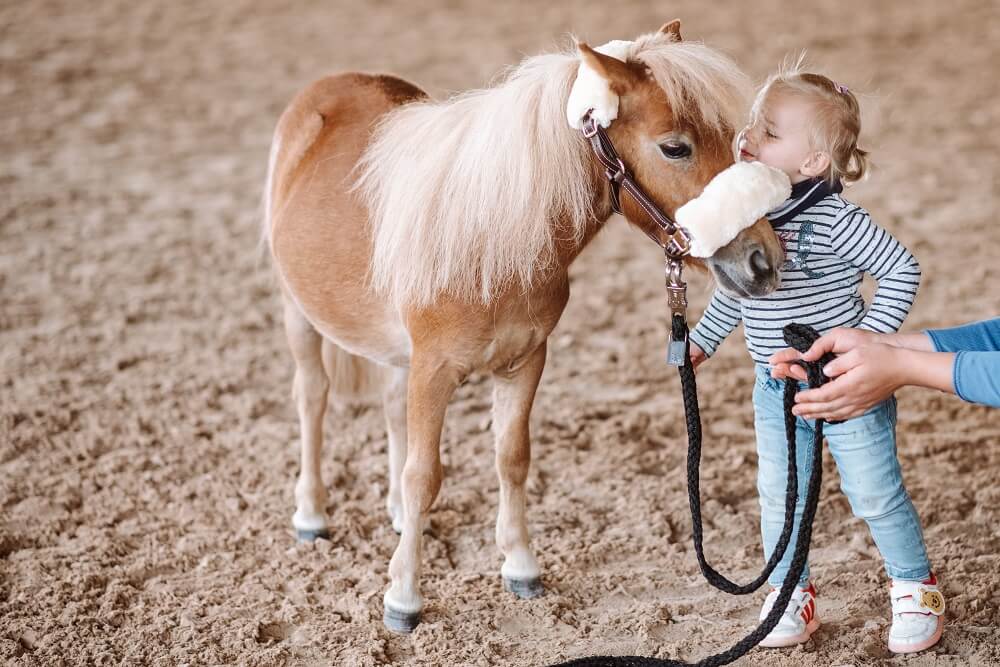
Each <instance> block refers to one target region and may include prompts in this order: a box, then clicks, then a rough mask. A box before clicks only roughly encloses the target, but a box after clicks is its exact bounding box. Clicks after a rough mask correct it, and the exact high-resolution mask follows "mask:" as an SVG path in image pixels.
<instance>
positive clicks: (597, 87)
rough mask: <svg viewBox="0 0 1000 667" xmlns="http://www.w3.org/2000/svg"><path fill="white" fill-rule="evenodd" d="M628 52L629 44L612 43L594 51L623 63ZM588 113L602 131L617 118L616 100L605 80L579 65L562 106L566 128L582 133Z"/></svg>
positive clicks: (584, 64)
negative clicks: (567, 99) (584, 119)
mask: <svg viewBox="0 0 1000 667" xmlns="http://www.w3.org/2000/svg"><path fill="white" fill-rule="evenodd" d="M630 48H632V42H627V41H625V40H621V39H616V40H614V41H611V42H608V43H607V44H602V45H601V46H598V47H597V48H596V49H594V50H595V51H597V52H598V53H603V54H604V55H606V56H611V57H612V58H617V59H618V60H621V61H622V62H625V60H626V59H627V58H628V51H629V49H630ZM591 110H593V111H591ZM588 111H591V116H592V117H593V119H594V120H595V121H597V124H598V125H600V126H601V127H605V128H606V127H608V126H609V125H611V121H613V120H614V119H615V118H618V96H617V95H616V94H615V93H614V91H612V90H611V85H610V84H609V83H608V80H607V79H605V78H604V77H603V76H601V75H600V74H598V73H597V72H595V71H594V70H593V69H591V68H590V67H589V66H588V65H587V63H585V62H582V61H581V62H580V67H579V68H578V69H577V71H576V81H574V82H573V88H572V89H571V90H570V92H569V101H568V102H567V103H566V120H568V121H569V125H570V127H572V128H573V129H574V130H579V129H582V128H583V117H584V116H586V115H587V112H588Z"/></svg>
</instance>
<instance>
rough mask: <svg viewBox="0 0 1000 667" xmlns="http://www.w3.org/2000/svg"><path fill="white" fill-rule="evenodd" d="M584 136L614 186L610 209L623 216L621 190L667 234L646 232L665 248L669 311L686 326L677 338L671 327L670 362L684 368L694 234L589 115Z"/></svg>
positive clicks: (583, 128)
mask: <svg viewBox="0 0 1000 667" xmlns="http://www.w3.org/2000/svg"><path fill="white" fill-rule="evenodd" d="M581 131H582V132H583V136H584V137H586V138H587V139H588V140H589V141H590V146H591V148H593V149H594V155H595V156H596V157H597V161H598V162H600V163H601V166H603V167H604V176H605V178H607V179H608V183H609V185H610V186H611V209H612V210H613V211H614V212H615V213H618V214H622V206H621V189H622V188H624V189H625V191H626V192H628V193H629V194H630V195H632V198H633V199H635V201H636V203H638V204H639V206H640V207H641V208H642V210H644V211H645V212H646V214H647V215H649V217H650V219H651V220H652V221H653V222H654V223H656V225H657V226H658V227H659V228H660V229H662V230H663V232H664V233H665V234H666V241H661V240H660V238H659V237H657V236H655V235H654V234H651V233H649V231H648V230H646V229H644V230H643V231H645V232H646V235H647V236H648V237H649V238H651V239H652V240H653V242H654V243H656V245H658V246H660V247H661V248H663V254H664V261H665V263H666V270H665V274H666V283H667V308H668V309H669V311H670V320H671V323H673V322H676V321H677V320H678V318H679V320H680V322H681V323H683V325H684V327H683V330H684V332H685V333H684V335H683V336H682V337H678V336H676V335H675V330H678V331H679V329H677V327H676V326H671V327H670V329H669V330H668V331H667V363H668V364H670V365H671V366H678V367H680V366H683V365H684V360H685V359H686V358H687V307H688V300H687V283H686V282H684V281H683V280H681V273H682V272H683V270H684V258H685V257H686V256H687V255H688V253H690V252H691V234H690V233H689V232H688V231H687V230H686V229H684V228H683V227H681V226H680V225H678V224H677V223H676V222H675V221H674V219H673V218H671V217H670V216H669V215H667V214H666V213H664V212H663V211H661V210H660V207H658V206H657V205H656V203H655V202H654V201H653V200H652V199H651V198H650V197H649V195H647V194H646V192H645V191H644V190H643V189H642V186H640V185H639V184H638V183H637V182H636V181H635V179H634V178H632V175H631V174H630V173H629V171H628V169H627V168H626V167H625V162H623V161H622V159H621V157H620V156H619V155H618V151H616V150H615V146H614V144H613V143H611V137H609V136H608V133H607V132H605V131H604V128H603V127H601V126H600V124H598V122H597V121H596V120H594V118H593V117H592V116H591V114H590V112H589V111H588V112H587V115H585V116H584V117H583V127H582V130H581Z"/></svg>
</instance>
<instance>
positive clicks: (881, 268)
mask: <svg viewBox="0 0 1000 667" xmlns="http://www.w3.org/2000/svg"><path fill="white" fill-rule="evenodd" d="M830 245H831V247H832V248H833V251H834V252H835V253H837V254H838V255H839V256H840V257H842V258H844V259H845V260H847V261H848V262H850V263H851V264H852V265H854V266H856V267H858V268H859V269H861V270H862V271H867V272H868V273H870V274H871V275H872V277H874V278H875V280H876V281H878V287H877V288H876V289H875V295H874V297H873V298H872V303H871V307H869V308H868V312H867V313H865V316H864V318H863V319H862V320H861V322H859V323H858V325H857V326H858V328H859V329H868V330H870V331H877V332H879V333H893V332H895V331H897V330H898V329H899V327H901V326H902V324H903V320H904V319H906V316H907V315H908V314H909V312H910V307H911V306H913V299H914V298H916V296H917V288H918V287H919V286H920V265H919V264H918V263H917V260H916V258H915V257H914V256H913V255H912V254H910V251H909V250H907V249H906V248H905V247H904V246H903V244H902V243H900V242H899V241H897V240H896V239H895V238H894V237H893V236H892V234H890V233H889V232H887V231H886V230H884V229H882V228H881V227H879V226H878V225H876V224H875V223H873V222H872V219H871V216H869V215H868V212H867V211H865V210H864V209H857V210H856V211H854V212H852V213H849V214H848V215H846V216H844V218H842V219H841V220H838V221H837V222H836V223H835V224H834V227H833V229H832V230H831V232H830Z"/></svg>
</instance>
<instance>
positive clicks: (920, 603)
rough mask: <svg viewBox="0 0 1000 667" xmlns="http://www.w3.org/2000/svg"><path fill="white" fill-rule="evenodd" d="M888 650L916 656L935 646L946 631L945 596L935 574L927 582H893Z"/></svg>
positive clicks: (895, 580) (890, 589) (896, 580)
mask: <svg viewBox="0 0 1000 667" xmlns="http://www.w3.org/2000/svg"><path fill="white" fill-rule="evenodd" d="M889 596H890V598H891V599H892V627H891V628H890V629H889V650H890V651H892V652H893V653H916V652H917V651H923V650H924V649H928V648H930V647H931V646H934V645H935V644H937V643H938V641H939V640H940V639H941V631H942V629H943V628H944V595H942V594H941V590H940V589H939V588H938V586H937V577H935V576H934V575H933V574H932V575H931V576H930V579H927V580H925V581H900V580H898V579H893V580H892V586H891V587H890V588H889Z"/></svg>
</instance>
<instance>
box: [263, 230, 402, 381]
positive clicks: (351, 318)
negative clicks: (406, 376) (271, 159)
mask: <svg viewBox="0 0 1000 667" xmlns="http://www.w3.org/2000/svg"><path fill="white" fill-rule="evenodd" d="M293 247H294V246H291V245H283V244H282V243H281V238H280V235H279V236H278V238H276V239H275V251H276V252H275V256H276V259H278V260H279V261H276V262H275V266H276V268H277V273H278V276H279V278H280V280H281V283H282V287H283V288H284V292H285V294H286V295H287V296H288V297H290V298H291V299H292V300H293V301H294V302H295V304H296V305H297V306H298V308H299V310H300V311H301V312H302V314H303V315H304V316H305V317H306V319H307V320H309V322H310V324H312V325H313V327H315V328H316V330H317V331H318V332H319V333H320V334H322V335H323V336H324V337H325V338H328V339H329V340H331V341H332V342H334V343H336V344H337V345H338V346H340V347H342V348H343V349H345V350H346V351H348V352H350V353H351V354H354V355H356V356H359V357H364V358H366V359H371V360H372V361H376V362H378V363H381V364H385V365H389V366H408V365H409V363H410V352H411V349H412V345H411V343H410V335H409V333H408V332H407V330H406V327H405V325H404V324H403V322H402V320H401V318H400V317H399V314H398V313H397V312H395V310H394V309H393V308H391V307H390V306H389V305H388V304H387V303H385V302H384V301H382V300H380V299H377V298H375V295H373V294H372V293H371V290H370V289H368V287H367V285H366V284H365V281H364V278H363V276H364V275H365V273H364V270H363V269H362V268H361V267H358V266H354V265H352V264H351V263H338V262H337V261H336V259H337V257H336V253H329V254H323V253H318V254H314V255H311V256H310V257H309V258H308V259H306V258H298V259H292V260H291V261H282V259H284V260H289V258H290V257H289V255H290V254H291V252H290V251H292V248H293ZM310 250H311V252H312V253H315V251H316V246H312V247H311V248H310ZM282 251H285V252H282ZM318 258H322V259H323V260H325V261H316V259H318Z"/></svg>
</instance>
